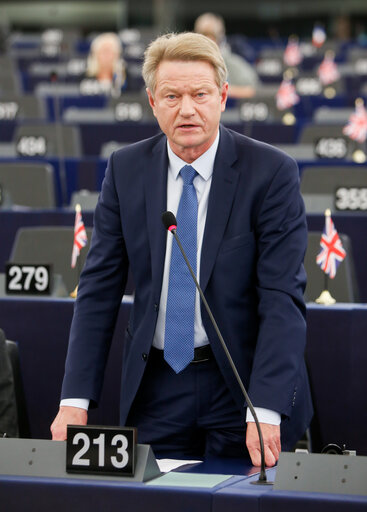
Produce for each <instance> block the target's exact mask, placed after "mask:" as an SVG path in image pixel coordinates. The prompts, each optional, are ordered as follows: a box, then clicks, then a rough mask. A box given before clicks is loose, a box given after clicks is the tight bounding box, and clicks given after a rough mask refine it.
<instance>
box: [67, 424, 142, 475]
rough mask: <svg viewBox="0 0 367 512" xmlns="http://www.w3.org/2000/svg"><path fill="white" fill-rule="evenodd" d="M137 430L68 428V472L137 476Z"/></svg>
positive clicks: (121, 428)
mask: <svg viewBox="0 0 367 512" xmlns="http://www.w3.org/2000/svg"><path fill="white" fill-rule="evenodd" d="M135 448H136V429H135V428H129V427H104V426H101V427H99V426H93V425H86V426H80V425H68V427H67V439H66V471H68V472H72V473H94V474H96V473H97V474H103V475H116V476H117V475H121V476H134V472H135V457H136V454H135Z"/></svg>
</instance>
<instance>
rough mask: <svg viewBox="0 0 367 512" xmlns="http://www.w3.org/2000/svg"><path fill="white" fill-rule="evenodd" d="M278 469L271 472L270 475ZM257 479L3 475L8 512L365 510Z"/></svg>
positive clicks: (364, 501) (361, 502) (359, 499)
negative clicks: (194, 483)
mask: <svg viewBox="0 0 367 512" xmlns="http://www.w3.org/2000/svg"><path fill="white" fill-rule="evenodd" d="M274 474H275V470H274V469H272V470H270V475H269V476H272V475H274ZM256 478H257V477H246V476H233V477H231V478H230V479H228V480H226V481H225V482H222V483H221V484H219V485H217V486H215V487H213V488H199V489H198V488H192V487H164V486H163V485H162V486H151V485H147V484H143V483H127V482H116V481H93V482H92V481H88V480H82V479H75V480H73V481H71V480H68V479H52V478H31V477H12V476H0V502H1V503H6V511H7V512H23V511H24V510H28V511H29V512H49V511H50V510H52V511H53V512H65V510H67V511H69V512H74V511H78V512H79V511H83V510H88V511H89V512H105V511H108V512H113V511H115V510H116V511H121V510H123V511H124V512H142V511H145V510H146V511H149V512H158V511H159V512H161V511H162V510H172V511H174V512H224V511H225V512H243V511H244V510H245V511H246V512H294V511H295V510H297V512H362V511H365V510H366V507H367V497H366V496H347V495H340V494H327V493H325V494H321V493H302V492H292V491H274V490H273V488H272V487H271V486H269V487H262V486H253V485H251V484H250V481H251V480H253V479H256Z"/></svg>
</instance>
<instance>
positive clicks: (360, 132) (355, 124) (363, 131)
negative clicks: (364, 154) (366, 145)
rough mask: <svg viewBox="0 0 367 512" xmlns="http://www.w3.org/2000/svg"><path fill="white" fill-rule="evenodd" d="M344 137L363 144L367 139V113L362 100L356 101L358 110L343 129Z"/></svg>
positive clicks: (356, 109)
mask: <svg viewBox="0 0 367 512" xmlns="http://www.w3.org/2000/svg"><path fill="white" fill-rule="evenodd" d="M343 133H344V135H348V137H349V138H350V139H353V140H356V141H357V142H361V143H363V142H364V141H365V140H366V138H367V112H366V109H365V107H364V103H363V100H362V99H360V98H359V99H358V100H356V108H355V111H354V112H353V114H351V116H350V118H349V120H348V123H347V124H346V125H345V126H344V128H343Z"/></svg>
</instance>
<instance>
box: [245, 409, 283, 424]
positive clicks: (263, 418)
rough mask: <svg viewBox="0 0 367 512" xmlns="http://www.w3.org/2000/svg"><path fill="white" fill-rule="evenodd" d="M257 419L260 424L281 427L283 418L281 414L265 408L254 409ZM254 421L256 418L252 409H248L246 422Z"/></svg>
mask: <svg viewBox="0 0 367 512" xmlns="http://www.w3.org/2000/svg"><path fill="white" fill-rule="evenodd" d="M254 409H255V412H256V415H257V419H258V420H259V423H270V424H271V425H280V421H281V417H280V414H279V413H278V412H276V411H271V410H270V409H264V408H263V407H254ZM248 421H252V422H254V421H255V420H254V417H253V416H252V413H251V411H250V409H249V408H248V407H247V411H246V422H248Z"/></svg>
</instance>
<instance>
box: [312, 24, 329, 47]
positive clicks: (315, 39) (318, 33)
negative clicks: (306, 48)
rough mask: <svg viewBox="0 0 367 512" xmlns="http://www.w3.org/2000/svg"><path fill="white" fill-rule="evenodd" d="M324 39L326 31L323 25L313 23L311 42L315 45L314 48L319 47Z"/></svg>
mask: <svg viewBox="0 0 367 512" xmlns="http://www.w3.org/2000/svg"><path fill="white" fill-rule="evenodd" d="M325 41H326V32H325V29H324V27H322V26H321V25H315V26H314V28H313V31H312V44H313V46H316V48H321V46H322V45H323V44H324V43H325Z"/></svg>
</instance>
